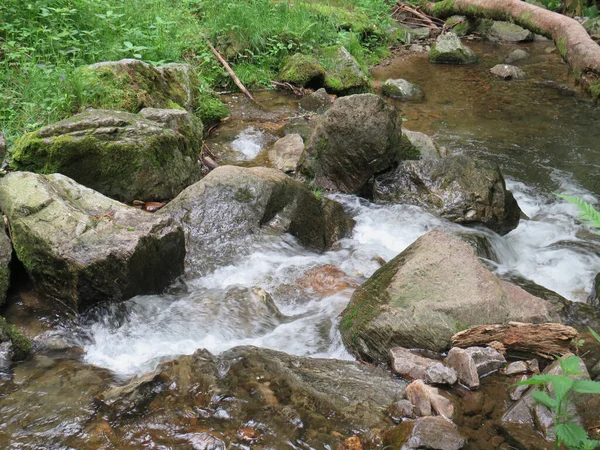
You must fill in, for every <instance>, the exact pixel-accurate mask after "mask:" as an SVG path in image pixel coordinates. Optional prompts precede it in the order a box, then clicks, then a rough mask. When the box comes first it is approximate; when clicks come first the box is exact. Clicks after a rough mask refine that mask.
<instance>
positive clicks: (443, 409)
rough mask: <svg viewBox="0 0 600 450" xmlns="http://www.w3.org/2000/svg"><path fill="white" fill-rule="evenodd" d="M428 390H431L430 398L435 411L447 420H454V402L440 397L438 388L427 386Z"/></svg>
mask: <svg viewBox="0 0 600 450" xmlns="http://www.w3.org/2000/svg"><path fill="white" fill-rule="evenodd" d="M427 389H429V398H430V400H431V407H432V408H433V411H434V412H435V413H436V414H437V415H439V416H444V417H445V418H446V419H450V420H452V417H453V416H454V405H452V402H451V401H450V400H448V399H447V398H446V397H444V396H442V395H440V391H439V389H438V388H434V387H431V386H427Z"/></svg>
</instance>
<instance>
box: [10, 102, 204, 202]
mask: <svg viewBox="0 0 600 450" xmlns="http://www.w3.org/2000/svg"><path fill="white" fill-rule="evenodd" d="M145 111H146V112H145V113H142V114H140V115H137V114H130V113H126V112H120V111H107V110H93V109H90V110H88V111H86V112H84V113H81V114H78V115H76V116H73V117H70V118H68V119H65V120H62V121H60V122H57V123H55V124H52V125H48V126H46V127H43V128H41V129H39V130H37V131H34V132H31V133H28V134H26V135H24V136H22V137H20V138H19V139H17V141H16V142H15V145H14V149H13V152H12V161H11V166H12V167H13V168H14V169H16V170H22V171H30V172H36V173H42V174H52V173H62V174H64V175H67V176H69V177H71V178H73V179H74V180H76V181H77V182H79V183H81V184H83V185H85V186H87V187H90V188H92V189H95V190H97V191H99V192H101V193H103V194H105V195H108V196H110V197H113V198H115V199H117V200H120V201H123V202H132V201H133V200H142V201H154V200H161V199H170V198H173V197H175V196H176V195H177V194H178V193H179V192H181V190H183V189H184V188H185V187H187V186H189V185H190V184H192V183H194V182H196V181H198V180H199V179H200V178H201V171H200V169H201V167H200V165H199V163H198V162H197V161H198V157H199V154H200V151H201V144H202V125H201V123H200V122H199V121H198V120H197V119H195V118H194V117H193V116H192V115H191V114H189V113H187V112H186V111H184V110H157V109H153V110H152V111H153V112H152V113H151V114H152V115H153V118H154V120H149V119H147V118H145V117H143V116H144V115H147V113H148V114H150V112H149V110H145ZM161 120H162V123H160V121H161Z"/></svg>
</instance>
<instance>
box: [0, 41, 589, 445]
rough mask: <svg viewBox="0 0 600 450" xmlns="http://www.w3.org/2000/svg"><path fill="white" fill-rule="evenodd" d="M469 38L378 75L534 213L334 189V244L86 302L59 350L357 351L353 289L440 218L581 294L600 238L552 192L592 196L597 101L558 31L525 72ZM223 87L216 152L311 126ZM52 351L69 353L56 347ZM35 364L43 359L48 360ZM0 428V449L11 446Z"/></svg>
mask: <svg viewBox="0 0 600 450" xmlns="http://www.w3.org/2000/svg"><path fill="white" fill-rule="evenodd" d="M468 45H470V46H471V47H472V48H473V49H474V50H475V51H476V52H477V53H479V54H480V55H482V58H481V60H480V63H479V64H478V65H477V66H467V67H460V66H436V65H431V64H429V63H428V62H427V59H426V56H419V55H417V56H411V57H405V56H401V57H398V58H396V59H392V60H390V62H389V64H385V65H382V66H379V67H377V68H375V69H374V71H373V76H374V80H375V85H376V86H378V85H381V84H382V83H383V82H384V81H385V80H386V79H388V78H406V79H407V80H409V81H411V82H416V83H418V84H420V85H421V87H422V88H423V90H424V92H425V95H426V100H425V101H424V102H423V103H400V102H397V103H396V106H397V107H398V108H399V109H400V110H401V112H402V115H403V117H405V118H406V122H405V127H406V128H407V129H410V130H414V131H422V132H425V133H427V134H429V135H432V136H433V137H434V138H435V140H436V141H437V142H438V143H439V144H440V145H443V146H445V147H446V148H447V149H448V151H449V152H450V153H460V152H464V153H466V154H468V155H472V156H476V157H480V158H486V159H490V160H493V161H494V162H496V163H498V164H499V166H500V167H501V169H502V171H503V174H504V175H505V177H506V180H507V185H508V187H509V188H510V189H511V190H512V192H513V193H514V195H515V198H516V199H517V201H518V203H519V205H520V207H521V209H522V210H523V212H524V213H525V214H526V215H527V216H528V217H529V219H530V220H522V221H521V223H520V225H519V226H518V228H517V229H515V230H513V231H512V232H510V233H509V234H508V235H506V236H504V237H501V236H499V235H497V234H495V233H493V232H491V231H489V230H484V229H474V228H465V227H461V226H459V225H455V224H453V223H450V222H447V221H445V220H443V219H440V218H438V217H436V216H433V215H432V214H430V213H428V212H426V211H424V210H422V209H420V208H418V207H415V206H408V205H375V204H371V203H369V202H368V201H366V200H364V199H361V198H358V197H355V196H350V195H340V194H336V195H332V196H331V197H332V198H333V199H335V200H337V201H339V202H340V203H342V204H343V206H344V207H345V209H346V210H347V212H349V213H350V214H351V215H352V217H353V218H354V219H355V220H356V226H355V229H354V233H353V235H352V236H351V237H349V238H346V239H344V240H342V241H341V242H339V244H337V245H336V247H335V248H334V249H333V250H331V251H328V252H325V253H322V254H317V253H314V252H311V251H309V250H307V249H305V248H303V247H302V246H301V245H299V244H298V243H297V242H296V240H295V239H294V238H292V237H291V236H282V237H275V236H273V237H272V238H270V239H268V240H266V241H265V242H261V243H260V245H258V244H257V245H255V246H253V247H249V248H246V249H245V250H244V251H243V252H242V255H241V256H238V257H237V259H235V260H234V261H232V263H231V264H227V265H223V266H220V267H217V268H216V270H214V271H208V272H207V273H201V274H199V276H194V277H191V276H189V277H187V278H186V279H185V280H181V281H180V282H178V283H176V284H175V285H173V286H172V287H171V288H170V289H169V290H168V292H167V293H165V294H164V295H160V296H158V295H154V296H138V297H135V298H133V299H131V300H129V301H127V302H125V303H123V304H120V305H114V306H110V307H102V308H99V309H97V310H94V311H91V312H90V313H88V314H86V316H85V317H84V318H82V320H81V324H80V326H79V327H77V328H75V329H71V328H61V329H59V331H56V330H53V331H48V332H46V333H54V335H56V334H57V333H58V334H59V335H60V336H61V338H62V339H64V340H66V341H67V342H69V343H70V345H71V346H73V347H78V348H81V349H82V350H80V351H78V352H75V354H73V353H72V352H71V353H70V354H69V356H68V357H66V358H67V359H73V360H74V361H76V364H77V365H78V367H79V366H81V367H87V369H86V370H88V371H89V370H95V369H93V368H91V366H96V367H99V368H102V369H107V370H108V372H102V373H103V374H104V375H98V378H99V379H103V380H106V379H107V377H108V379H110V382H113V383H119V382H123V381H125V380H127V379H128V378H130V377H132V376H134V375H142V374H144V373H147V372H149V371H151V370H153V369H154V368H156V367H157V365H158V364H159V363H160V362H162V361H166V360H170V359H173V358H175V357H177V356H178V355H189V354H192V353H193V352H194V351H196V350H197V349H200V348H204V349H207V350H208V351H210V352H211V353H213V354H219V353H221V352H223V351H225V350H228V349H231V348H233V347H236V346H240V345H252V346H258V347H266V348H270V349H275V350H281V351H284V352H286V353H289V354H293V355H299V356H312V357H323V358H335V359H353V358H352V357H351V356H350V355H349V354H348V353H347V351H346V350H345V349H344V346H343V344H342V342H341V338H340V334H339V332H338V331H337V324H338V320H339V318H338V317H339V314H340V313H341V312H342V311H343V309H344V308H345V306H346V305H347V303H348V301H349V299H350V297H351V295H352V292H353V289H354V288H355V286H356V285H359V284H360V283H362V282H364V281H365V280H366V279H367V278H368V277H369V276H370V275H372V274H373V273H374V272H375V271H376V270H377V269H378V268H379V267H380V265H381V262H382V260H383V261H388V260H390V259H391V258H393V257H395V256H396V255H397V254H398V253H400V252H402V251H403V250H404V249H405V248H407V247H408V246H409V245H410V244H411V243H413V242H414V241H415V240H416V239H417V238H419V237H420V236H422V235H424V234H425V233H427V232H429V231H431V230H434V229H441V230H444V231H446V232H448V233H451V234H465V233H472V234H476V235H483V236H485V237H487V238H488V240H489V241H490V243H491V246H492V247H493V250H494V252H495V253H496V255H497V261H496V262H494V261H486V264H488V265H489V267H490V268H492V269H493V270H494V271H495V273H497V274H498V275H499V276H500V277H505V278H515V277H524V278H527V279H529V280H532V281H534V282H535V283H537V284H539V285H542V286H544V287H546V288H548V289H551V290H553V291H555V292H557V293H559V294H560V295H562V296H564V297H566V298H568V299H571V300H575V301H585V300H586V298H587V296H588V295H589V292H590V289H591V283H592V280H593V278H594V276H595V275H596V274H597V273H598V272H600V236H597V235H595V234H593V232H592V231H591V230H590V229H589V228H588V227H586V226H585V225H582V224H581V222H580V221H579V220H578V211H577V208H576V207H574V206H573V205H571V204H568V203H566V202H565V201H563V200H561V199H559V198H557V197H556V196H555V195H554V194H553V193H562V194H568V195H573V196H577V197H581V198H583V199H584V200H586V201H588V202H591V203H597V200H596V198H597V197H598V196H600V163H599V161H600V159H599V158H598V152H599V151H600V126H598V124H599V123H600V108H598V107H597V106H594V105H592V104H590V103H589V102H588V101H587V100H585V99H583V98H581V97H580V96H579V94H577V95H575V94H574V92H573V91H574V89H575V88H574V86H573V83H572V80H571V79H570V78H569V76H568V68H567V66H566V65H565V64H564V63H563V62H562V61H561V59H560V57H559V56H558V55H557V53H556V51H552V52H551V51H550V50H551V49H553V48H554V45H553V44H552V42H544V41H541V42H534V43H531V44H521V45H520V46H518V47H520V48H526V49H527V50H528V51H529V52H530V57H529V58H528V59H527V60H526V61H523V62H521V63H520V67H521V68H523V69H524V70H525V72H526V73H527V75H528V76H527V79H526V80H524V81H502V80H500V79H496V78H494V76H493V75H492V74H490V73H489V68H490V67H492V66H493V65H495V64H497V63H499V62H501V61H502V60H503V59H504V57H506V55H507V54H508V53H509V52H510V51H511V50H512V49H514V48H517V46H516V45H514V46H513V45H505V46H495V45H492V44H488V43H480V42H470V43H468ZM226 98H227V100H228V103H229V104H230V106H231V108H232V112H233V117H232V119H231V120H230V121H229V122H226V123H225V124H224V125H223V126H221V127H220V128H219V129H218V130H217V131H216V132H215V133H213V135H212V137H211V138H210V139H209V140H208V142H207V144H208V145H209V147H210V148H211V150H212V151H213V153H215V154H216V155H219V156H220V158H221V160H220V161H219V163H221V164H223V163H224V162H230V163H238V164H244V165H263V164H264V161H265V155H264V153H265V150H266V149H267V148H268V146H269V145H270V144H272V143H273V142H274V141H275V140H276V139H278V138H279V137H281V136H283V135H284V134H286V133H290V132H299V133H300V134H302V135H303V137H305V138H306V136H307V135H308V132H309V130H310V127H311V126H312V124H313V123H314V122H312V121H311V120H309V119H310V118H307V117H304V116H303V113H302V112H301V111H300V110H299V109H298V106H297V102H298V99H297V98H294V97H293V96H291V95H289V94H286V93H281V92H259V93H257V98H258V99H259V101H261V103H263V105H265V110H264V111H259V110H257V109H256V108H255V107H254V106H253V105H251V104H249V103H248V102H247V100H246V99H245V98H243V97H240V96H237V95H229V96H226ZM215 256H219V257H220V256H222V255H215ZM218 259H219V260H220V259H221V258H218ZM225 259H227V258H225ZM331 266H333V267H334V268H337V269H339V270H341V271H343V272H344V273H345V274H347V279H346V282H345V283H340V284H339V286H338V285H336V286H337V288H336V289H331V290H328V289H316V288H315V286H314V284H311V283H305V282H304V281H303V280H304V279H305V278H306V274H307V272H309V271H311V270H316V271H319V270H326V269H323V268H324V267H325V268H327V267H331ZM336 273H338V272H336ZM255 287H259V288H262V289H264V290H265V291H266V292H268V293H269V294H271V296H272V297H273V300H274V302H275V304H276V305H277V308H278V309H279V311H280V312H281V313H282V314H283V317H284V319H281V318H280V317H278V316H276V315H275V314H274V315H273V316H269V315H263V316H261V317H259V318H255V317H253V316H252V315H250V314H249V312H248V310H246V309H244V308H242V307H240V306H239V302H237V303H236V302H235V292H237V291H236V290H240V289H242V288H250V289H252V288H255ZM232 292H233V294H232ZM13 300H15V299H13ZM27 301H28V300H27V299H26V298H25V295H24V294H21V297H20V298H19V295H18V294H16V302H17V303H18V304H23V303H27ZM19 302H20V303H19ZM7 316H9V318H12V320H13V321H15V322H16V323H19V316H18V314H17V313H15V312H13V315H12V316H11V310H10V309H9V311H7ZM46 322H47V323H52V321H51V320H47V321H46ZM21 323H22V324H24V325H25V326H26V327H27V326H28V324H27V323H25V321H21ZM42 328H43V327H42ZM26 329H27V328H26ZM52 358H56V359H57V360H60V359H61V358H65V356H64V355H61V354H60V353H56V354H53V356H52ZM42 363H43V364H50V363H49V362H48V361H47V359H44V360H43V362H42ZM42 363H40V362H39V361H38V362H37V363H28V365H27V366H26V367H24V368H21V369H18V368H17V369H16V370H17V371H19V370H20V371H21V372H20V373H21V375H20V376H21V377H26V376H27V375H26V374H23V371H25V372H27V371H32V372H34V371H36V370H40V366H39V364H42ZM74 364H75V363H74ZM106 374H108V375H106ZM55 395H58V392H49V393H48V397H49V400H50V399H52V398H53V396H55ZM61 395H64V393H63V394H61ZM24 407H25V406H24V405H20V406H19V405H15V408H24ZM19 414H23V415H27V412H26V411H20V412H19ZM1 431H2V426H0V432H1ZM52 432H53V433H63V432H65V431H64V430H63V429H62V428H55V429H54V430H53V431H52ZM2 439H3V438H0V447H3V448H8V447H5V446H4V445H2V444H3V441H2ZM11 448H34V447H27V446H23V447H11ZM157 448H158V447H157ZM207 448H208V447H207Z"/></svg>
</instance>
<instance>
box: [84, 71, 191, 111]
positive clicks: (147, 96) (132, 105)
mask: <svg viewBox="0 0 600 450" xmlns="http://www.w3.org/2000/svg"><path fill="white" fill-rule="evenodd" d="M73 76H74V81H75V83H76V86H77V95H78V97H79V102H80V104H81V107H82V108H83V107H93V108H101V109H116V110H122V111H128V112H138V111H140V110H141V109H143V108H148V107H149V108H167V109H185V110H188V111H190V112H192V111H193V110H195V109H196V108H197V107H198V106H199V105H198V87H199V82H198V76H197V75H196V73H195V71H194V70H193V69H192V68H191V66H190V65H188V64H176V63H173V64H167V65H165V66H161V67H155V66H152V65H150V64H148V63H146V62H144V61H140V60H137V59H122V60H120V61H106V62H101V63H96V64H92V65H89V66H83V67H80V68H78V69H77V70H76V71H75V72H74V74H73Z"/></svg>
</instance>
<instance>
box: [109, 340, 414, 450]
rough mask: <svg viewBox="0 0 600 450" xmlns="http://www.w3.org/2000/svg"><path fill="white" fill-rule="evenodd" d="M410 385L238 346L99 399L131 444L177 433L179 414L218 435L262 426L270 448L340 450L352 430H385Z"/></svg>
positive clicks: (165, 368)
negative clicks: (162, 427)
mask: <svg viewBox="0 0 600 450" xmlns="http://www.w3.org/2000/svg"><path fill="white" fill-rule="evenodd" d="M405 386H406V384H405V383H403V382H401V381H398V380H397V379H394V377H392V376H391V375H390V374H388V373H386V372H385V371H384V370H382V369H377V368H374V367H367V366H365V365H361V364H359V363H355V362H350V361H336V360H331V359H316V358H303V357H297V356H291V355H287V354H285V353H281V352H276V351H273V350H267V349H258V348H253V347H238V348H234V349H232V350H229V351H227V352H225V353H223V354H221V355H220V356H218V357H216V356H213V355H211V354H209V353H208V352H206V351H205V350H199V351H197V352H196V353H195V354H193V355H191V356H182V357H180V358H178V359H177V360H175V361H171V362H166V363H163V364H162V365H160V366H159V367H158V369H157V370H156V371H155V372H154V373H153V374H149V375H147V376H145V377H141V378H138V379H137V380H132V381H131V382H130V383H129V385H126V386H122V387H119V388H113V389H111V390H109V391H107V392H105V393H104V394H102V395H101V396H99V400H100V402H101V407H102V409H101V411H102V413H103V414H107V416H108V418H109V419H110V421H111V423H112V424H113V427H114V428H116V429H118V430H119V433H123V434H122V435H121V436H123V439H125V440H127V439H128V437H127V435H128V431H129V432H133V431H134V430H139V429H140V428H141V429H142V430H146V432H147V430H149V429H150V427H152V424H154V423H169V424H170V426H169V427H168V429H172V430H173V431H172V433H174V434H178V433H179V431H178V427H179V426H181V425H182V424H185V425H186V426H187V424H188V423H189V417H185V416H183V417H182V415H181V412H183V411H188V410H189V411H190V412H193V417H195V418H197V424H198V426H200V427H202V428H210V429H211V432H214V433H215V434H216V433H227V431H228V430H232V429H233V430H236V429H240V428H241V427H247V426H248V422H249V421H252V422H253V423H255V424H264V426H263V427H262V428H261V429H260V431H261V433H262V435H261V437H260V444H261V445H264V446H265V447H270V448H277V446H278V445H280V444H281V443H282V442H288V441H289V442H296V440H297V439H299V440H302V441H303V442H305V443H306V444H307V445H311V446H312V447H313V448H320V447H322V446H323V445H329V446H330V447H331V448H337V446H338V445H340V444H341V443H342V442H343V440H344V439H343V437H344V436H354V435H355V434H356V432H355V431H354V430H357V429H366V428H375V427H385V426H386V424H387V423H389V422H388V420H389V419H388V417H387V412H386V409H387V408H388V406H389V405H390V404H391V403H393V402H395V401H398V400H400V398H401V397H402V396H403V395H404V388H405ZM109 393H110V395H108V394H109ZM223 418H227V420H223ZM166 432H168V430H167V431H166ZM229 435H230V433H229ZM121 442H122V443H123V445H125V444H127V442H126V441H123V440H122V441H121ZM240 443H245V444H246V445H247V443H248V441H247V440H245V439H244V438H243V437H241V436H240V435H239V434H236V435H234V436H231V435H230V437H229V441H228V444H230V445H231V444H240Z"/></svg>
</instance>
